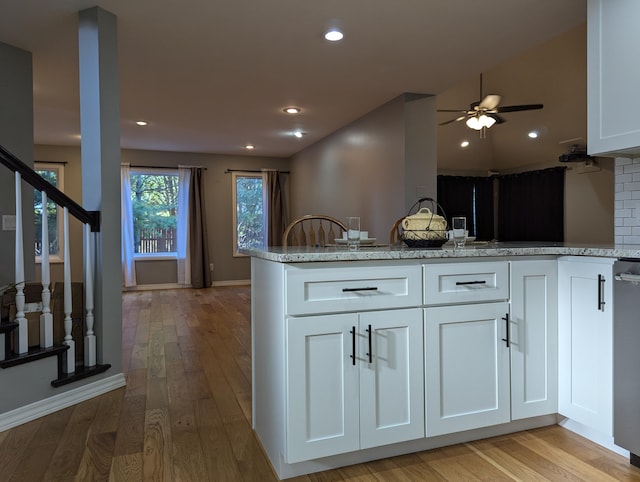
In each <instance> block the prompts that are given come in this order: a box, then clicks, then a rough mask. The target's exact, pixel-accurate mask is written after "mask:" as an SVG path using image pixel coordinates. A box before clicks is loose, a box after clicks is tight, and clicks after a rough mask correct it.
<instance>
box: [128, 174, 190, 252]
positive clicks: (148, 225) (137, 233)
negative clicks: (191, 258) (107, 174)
mask: <svg viewBox="0 0 640 482" xmlns="http://www.w3.org/2000/svg"><path fill="white" fill-rule="evenodd" d="M130 179H131V203H132V211H133V237H134V253H136V254H156V253H173V254H175V253H176V222H177V220H176V214H177V210H178V172H177V171H170V172H169V171H167V172H162V173H161V174H154V173H149V172H134V171H133V170H132V171H131V176H130Z"/></svg>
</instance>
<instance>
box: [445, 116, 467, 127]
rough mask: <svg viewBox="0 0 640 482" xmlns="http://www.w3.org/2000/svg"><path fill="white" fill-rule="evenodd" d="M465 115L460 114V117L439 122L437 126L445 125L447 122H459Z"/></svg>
mask: <svg viewBox="0 0 640 482" xmlns="http://www.w3.org/2000/svg"><path fill="white" fill-rule="evenodd" d="M465 117H466V116H464V115H461V116H460V117H456V118H455V119H451V120H448V121H445V122H441V123H440V124H438V125H439V126H446V125H447V124H452V123H454V122H460V121H461V120H463V119H464V118H465Z"/></svg>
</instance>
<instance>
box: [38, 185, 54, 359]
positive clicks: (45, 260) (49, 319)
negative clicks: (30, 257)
mask: <svg viewBox="0 0 640 482" xmlns="http://www.w3.org/2000/svg"><path fill="white" fill-rule="evenodd" d="M41 258H42V314H41V315H40V346H41V347H42V348H49V347H51V346H53V315H52V314H51V291H50V290H49V284H50V283H51V277H50V275H49V216H47V193H46V192H44V191H42V253H41Z"/></svg>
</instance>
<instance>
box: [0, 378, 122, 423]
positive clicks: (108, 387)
mask: <svg viewBox="0 0 640 482" xmlns="http://www.w3.org/2000/svg"><path fill="white" fill-rule="evenodd" d="M125 385H126V380H125V377H124V373H118V374H117V375H113V376H111V377H108V378H103V379H102V380H98V381H96V382H94V383H90V384H88V385H83V386H82V387H78V388H75V389H73V390H69V391H68V392H64V393H60V394H59V395H54V396H53V397H49V398H45V399H44V400H39V401H37V402H34V403H31V404H29V405H26V406H24V407H20V408H16V409H15V410H11V411H9V412H5V413H3V414H0V432H4V431H5V430H9V429H10V428H13V427H17V426H18V425H22V424H24V423H27V422H31V421H32V420H35V419H37V418H40V417H44V416H45V415H49V414H51V413H54V412H57V411H59V410H62V409H64V408H67V407H70V406H72V405H76V404H78V403H80V402H84V401H86V400H90V399H91V398H94V397H97V396H98V395H103V394H105V393H107V392H110V391H112V390H116V389H118V388H122V387H124V386H125Z"/></svg>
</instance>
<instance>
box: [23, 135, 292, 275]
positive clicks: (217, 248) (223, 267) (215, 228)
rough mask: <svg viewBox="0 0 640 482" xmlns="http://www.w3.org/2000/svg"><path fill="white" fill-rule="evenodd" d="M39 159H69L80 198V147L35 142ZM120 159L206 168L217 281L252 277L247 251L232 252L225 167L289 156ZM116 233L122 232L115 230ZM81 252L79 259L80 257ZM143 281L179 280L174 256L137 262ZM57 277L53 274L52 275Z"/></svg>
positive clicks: (75, 244) (78, 271)
mask: <svg viewBox="0 0 640 482" xmlns="http://www.w3.org/2000/svg"><path fill="white" fill-rule="evenodd" d="M35 159H36V160H37V161H42V162H47V161H49V162H51V161H58V162H66V163H67V164H66V166H65V191H66V193H67V194H68V195H69V196H71V197H72V198H73V199H74V200H76V201H79V202H80V201H81V199H82V191H81V165H80V148H79V147H72V146H36V155H35ZM122 162H128V163H130V164H132V165H141V166H156V167H177V166H178V165H179V164H184V165H197V166H202V167H205V168H206V171H205V173H204V176H203V178H204V184H205V186H204V189H205V198H206V199H205V203H206V213H207V224H208V232H209V254H210V256H211V262H212V263H213V264H214V271H213V280H214V283H215V282H220V281H222V282H224V281H238V280H248V279H250V278H251V265H250V260H249V259H248V258H247V257H234V256H233V228H232V222H233V221H232V199H231V194H232V193H231V175H230V174H227V173H225V171H226V170H227V169H247V170H259V169H261V168H263V167H267V168H274V169H279V170H288V169H289V161H288V160H287V159H277V158H266V157H249V156H247V157H242V156H227V155H220V154H194V153H184V152H159V151H140V150H123V151H122ZM75 224H77V223H73V222H72V223H71V225H70V230H71V233H70V236H71V238H72V239H71V252H72V253H74V252H75V251H76V250H78V251H77V252H81V250H82V244H81V243H82V233H81V228H80V226H79V225H77V226H74V225H75ZM117 235H118V236H119V235H120V233H118V234H117ZM72 258H73V261H72V267H71V269H72V277H73V278H74V279H78V280H81V279H82V258H81V257H75V256H72ZM76 258H77V259H76ZM136 267H137V275H138V277H139V284H168V283H175V282H176V276H177V275H176V269H175V262H171V261H169V262H167V261H157V262H152V261H140V262H137V264H136ZM54 277H55V278H54ZM52 279H56V280H61V279H62V265H54V266H53V267H52Z"/></svg>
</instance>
